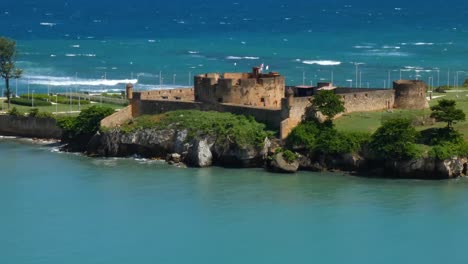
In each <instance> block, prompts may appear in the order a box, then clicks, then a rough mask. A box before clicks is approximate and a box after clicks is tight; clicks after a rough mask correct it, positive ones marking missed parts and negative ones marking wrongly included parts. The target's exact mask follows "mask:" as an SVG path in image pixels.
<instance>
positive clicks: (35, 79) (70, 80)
mask: <svg viewBox="0 0 468 264" xmlns="http://www.w3.org/2000/svg"><path fill="white" fill-rule="evenodd" d="M25 77H26V78H28V79H29V82H30V83H31V84H36V85H50V86H72V85H83V86H116V85H119V84H126V83H133V84H136V83H138V80H137V79H120V80H110V79H107V80H106V79H80V78H78V79H76V78H74V77H56V76H43V75H30V76H25Z"/></svg>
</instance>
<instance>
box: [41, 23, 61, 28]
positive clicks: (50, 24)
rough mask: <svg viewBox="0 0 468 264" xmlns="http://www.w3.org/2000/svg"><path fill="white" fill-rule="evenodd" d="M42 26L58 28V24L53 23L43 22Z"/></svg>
mask: <svg viewBox="0 0 468 264" xmlns="http://www.w3.org/2000/svg"><path fill="white" fill-rule="evenodd" d="M39 24H40V25H41V26H47V27H53V26H56V25H57V23H51V22H41V23H39Z"/></svg>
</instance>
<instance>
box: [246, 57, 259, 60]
mask: <svg viewBox="0 0 468 264" xmlns="http://www.w3.org/2000/svg"><path fill="white" fill-rule="evenodd" d="M244 59H246V60H259V59H260V58H259V57H244Z"/></svg>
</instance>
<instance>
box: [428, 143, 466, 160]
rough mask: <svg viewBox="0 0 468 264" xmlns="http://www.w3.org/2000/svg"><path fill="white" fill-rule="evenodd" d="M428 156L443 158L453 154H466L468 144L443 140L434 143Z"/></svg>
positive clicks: (464, 155) (450, 156)
mask: <svg viewBox="0 0 468 264" xmlns="http://www.w3.org/2000/svg"><path fill="white" fill-rule="evenodd" d="M428 155H429V157H432V158H436V159H440V160H444V159H450V158H452V157H454V156H463V157H467V156H468V144H467V143H466V142H458V143H456V142H445V143H443V144H439V145H436V146H434V147H432V149H431V150H430V151H429V153H428Z"/></svg>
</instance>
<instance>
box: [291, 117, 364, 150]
mask: <svg viewBox="0 0 468 264" xmlns="http://www.w3.org/2000/svg"><path fill="white" fill-rule="evenodd" d="M369 140H370V135H369V134H368V133H362V132H342V131H338V130H336V129H335V128H334V126H333V124H331V123H320V122H318V121H306V122H303V123H301V124H300V125H299V126H297V127H296V128H294V129H293V131H292V132H291V134H290V135H289V137H288V138H287V140H286V144H287V146H288V147H289V148H292V149H298V150H299V149H305V150H307V151H308V152H309V153H312V154H331V155H333V154H340V153H354V152H358V151H359V150H361V148H362V146H364V145H365V144H366V143H367V142H369Z"/></svg>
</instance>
